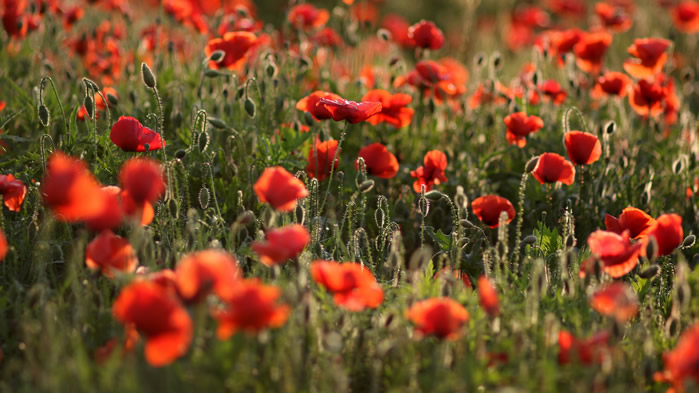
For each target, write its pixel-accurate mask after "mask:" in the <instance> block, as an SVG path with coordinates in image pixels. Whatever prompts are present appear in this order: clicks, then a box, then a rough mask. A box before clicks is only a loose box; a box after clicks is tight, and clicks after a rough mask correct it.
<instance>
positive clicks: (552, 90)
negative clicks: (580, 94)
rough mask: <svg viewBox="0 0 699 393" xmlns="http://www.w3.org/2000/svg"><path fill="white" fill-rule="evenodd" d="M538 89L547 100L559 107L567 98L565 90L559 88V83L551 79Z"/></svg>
mask: <svg viewBox="0 0 699 393" xmlns="http://www.w3.org/2000/svg"><path fill="white" fill-rule="evenodd" d="M539 89H540V90H541V92H542V93H543V94H544V96H545V97H547V98H549V99H550V100H551V101H552V102H553V103H554V104H555V105H561V104H562V103H563V102H564V101H565V100H566V97H567V96H568V93H566V91H565V90H563V88H562V87H561V85H560V83H558V82H556V81H555V80H553V79H549V80H547V81H546V82H544V83H543V84H542V85H541V86H540V87H539Z"/></svg>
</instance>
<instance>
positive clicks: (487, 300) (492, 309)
mask: <svg viewBox="0 0 699 393" xmlns="http://www.w3.org/2000/svg"><path fill="white" fill-rule="evenodd" d="M478 299H479V300H480V302H481V307H483V310H485V312H486V314H488V315H490V316H491V317H495V316H497V315H498V314H499V313H500V301H499V300H498V293H497V291H495V287H494V286H493V283H492V282H490V280H489V279H488V277H486V276H480V277H479V278H478Z"/></svg>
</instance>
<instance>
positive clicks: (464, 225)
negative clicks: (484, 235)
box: [459, 219, 476, 228]
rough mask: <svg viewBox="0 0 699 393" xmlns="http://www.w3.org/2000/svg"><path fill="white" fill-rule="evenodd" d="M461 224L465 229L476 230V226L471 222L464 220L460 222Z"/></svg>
mask: <svg viewBox="0 0 699 393" xmlns="http://www.w3.org/2000/svg"><path fill="white" fill-rule="evenodd" d="M459 224H461V226H462V227H464V228H475V227H476V226H475V225H474V224H473V223H472V222H471V221H469V220H467V219H463V220H461V221H459Z"/></svg>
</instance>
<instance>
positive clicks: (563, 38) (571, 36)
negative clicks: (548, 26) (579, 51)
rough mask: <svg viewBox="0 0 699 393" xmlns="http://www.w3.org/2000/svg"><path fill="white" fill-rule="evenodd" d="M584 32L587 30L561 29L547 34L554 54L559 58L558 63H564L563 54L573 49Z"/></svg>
mask: <svg viewBox="0 0 699 393" xmlns="http://www.w3.org/2000/svg"><path fill="white" fill-rule="evenodd" d="M584 34H585V32H583V31H582V30H580V29H578V28H572V29H568V30H560V31H556V30H554V31H550V32H549V33H548V34H547V36H548V37H549V40H550V45H551V52H552V55H553V56H555V57H556V59H558V64H560V65H563V58H562V56H561V55H563V54H564V53H567V52H570V51H572V50H573V48H575V45H576V44H577V43H578V42H580V39H582V37H583V35H584Z"/></svg>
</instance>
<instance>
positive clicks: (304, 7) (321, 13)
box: [287, 3, 330, 30]
mask: <svg viewBox="0 0 699 393" xmlns="http://www.w3.org/2000/svg"><path fill="white" fill-rule="evenodd" d="M329 19H330V13H329V12H328V11H327V10H324V9H319V8H316V7H315V6H313V5H312V4H308V3H305V4H299V5H296V6H294V7H292V8H291V9H290V10H289V14H288V15H287V21H288V22H289V23H290V24H291V25H292V26H294V27H296V28H299V29H304V30H309V29H312V28H316V27H322V26H324V25H325V24H326V23H327V22H328V20H329Z"/></svg>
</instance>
